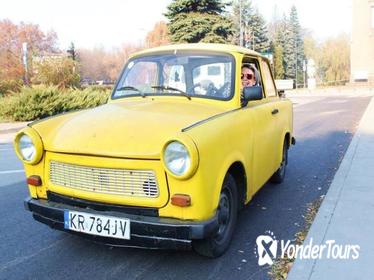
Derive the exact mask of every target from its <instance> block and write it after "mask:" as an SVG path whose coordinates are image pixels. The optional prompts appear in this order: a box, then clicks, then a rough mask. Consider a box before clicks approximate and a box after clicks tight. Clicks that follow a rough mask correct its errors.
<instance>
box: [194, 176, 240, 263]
mask: <svg viewBox="0 0 374 280" xmlns="http://www.w3.org/2000/svg"><path fill="white" fill-rule="evenodd" d="M217 216H218V224H219V226H218V229H217V231H216V232H215V233H214V234H213V236H211V237H209V238H206V239H203V240H194V241H193V243H192V245H193V248H194V250H195V251H196V252H197V253H198V254H200V255H202V256H206V257H211V258H216V257H219V256H221V255H222V254H223V253H224V252H225V251H226V250H227V248H228V247H229V245H230V242H231V238H232V235H233V232H234V228H235V225H236V220H237V217H238V190H237V186H236V183H235V180H234V178H233V177H232V176H231V175H230V174H227V175H226V177H225V180H224V182H223V186H222V190H221V194H220V198H219V205H218V208H217Z"/></svg>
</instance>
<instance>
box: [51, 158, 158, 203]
mask: <svg viewBox="0 0 374 280" xmlns="http://www.w3.org/2000/svg"><path fill="white" fill-rule="evenodd" d="M49 180H50V181H51V182H52V184H54V185H56V186H62V187H67V188H72V189H78V190H83V191H89V192H95V193H106V194H119V195H126V196H135V197H152V198H155V197H158V195H159V189H158V185H157V180H156V175H155V172H154V171H152V170H131V169H117V168H101V167H90V166H82V165H75V164H69V163H62V162H57V161H51V162H50V170H49Z"/></svg>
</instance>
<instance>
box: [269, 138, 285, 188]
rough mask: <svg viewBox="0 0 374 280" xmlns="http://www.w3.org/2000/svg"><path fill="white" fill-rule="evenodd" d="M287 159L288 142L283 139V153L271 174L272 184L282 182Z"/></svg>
mask: <svg viewBox="0 0 374 280" xmlns="http://www.w3.org/2000/svg"><path fill="white" fill-rule="evenodd" d="M287 161H288V144H287V141H286V140H284V143H283V153H282V162H281V164H280V166H279V168H278V170H277V171H275V173H274V174H273V176H271V178H270V182H272V183H274V184H280V183H282V182H283V180H284V178H285V177H286V165H287Z"/></svg>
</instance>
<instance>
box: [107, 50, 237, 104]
mask: <svg viewBox="0 0 374 280" xmlns="http://www.w3.org/2000/svg"><path fill="white" fill-rule="evenodd" d="M233 77H234V75H233V58H232V57H231V56H229V55H221V54H219V55H218V54H217V55H216V54H215V55H212V54H160V55H152V56H144V57H140V58H135V59H132V60H130V61H129V62H128V63H127V65H126V67H125V69H124V71H123V72H122V75H121V77H120V79H119V82H118V83H117V86H116V88H115V89H114V92H113V95H112V98H114V99H115V98H121V97H127V96H136V95H140V96H143V97H145V96H148V95H179V96H182V97H183V96H185V97H187V98H189V99H190V98H191V97H203V98H213V99H221V100H228V99H231V97H232V92H233V83H234V82H233V81H234V79H233Z"/></svg>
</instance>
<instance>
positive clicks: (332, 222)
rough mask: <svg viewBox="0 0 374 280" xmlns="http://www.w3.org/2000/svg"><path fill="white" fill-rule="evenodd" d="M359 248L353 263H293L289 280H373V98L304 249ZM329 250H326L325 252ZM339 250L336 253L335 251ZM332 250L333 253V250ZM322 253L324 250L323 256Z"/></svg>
mask: <svg viewBox="0 0 374 280" xmlns="http://www.w3.org/2000/svg"><path fill="white" fill-rule="evenodd" d="M311 239H312V244H313V245H325V244H326V241H328V240H335V244H339V245H343V249H342V251H341V252H342V253H341V254H344V252H345V251H344V250H345V249H346V248H344V246H345V245H356V244H357V245H359V246H360V249H359V257H358V258H357V259H352V255H351V257H350V258H349V259H333V258H332V257H331V256H330V258H327V256H326V254H324V256H323V257H322V258H321V259H314V260H313V259H299V258H298V259H297V260H296V261H295V263H294V265H293V266H292V269H291V271H290V273H289V275H288V278H287V279H288V280H303V279H308V280H309V279H315V280H317V279H318V280H320V279H373V273H374V265H373V260H374V98H372V99H371V102H370V104H369V106H368V108H367V109H366V112H365V113H364V115H363V117H362V119H361V122H360V125H359V127H358V129H357V132H356V134H355V136H354V137H353V139H352V142H351V144H350V146H349V148H348V151H347V153H346V155H345V156H344V159H343V161H342V163H341V165H340V167H339V169H338V171H337V173H336V174H335V177H334V180H333V182H332V184H331V186H330V189H329V191H328V193H327V194H326V197H325V199H324V201H323V203H322V205H321V208H320V209H319V211H318V214H317V216H316V218H315V220H314V222H313V225H312V226H311V228H310V231H309V233H308V236H307V238H306V240H305V241H304V245H308V244H310V242H311ZM326 249H327V248H326ZM338 250H339V249H336V250H335V251H336V252H338ZM332 251H334V249H333V250H332ZM325 253H326V252H325Z"/></svg>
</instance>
